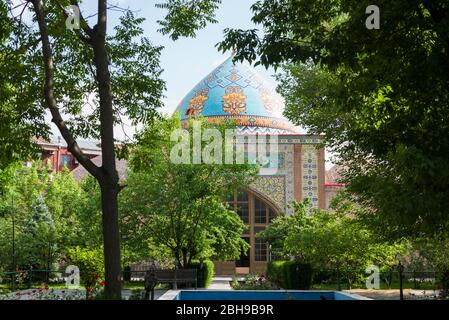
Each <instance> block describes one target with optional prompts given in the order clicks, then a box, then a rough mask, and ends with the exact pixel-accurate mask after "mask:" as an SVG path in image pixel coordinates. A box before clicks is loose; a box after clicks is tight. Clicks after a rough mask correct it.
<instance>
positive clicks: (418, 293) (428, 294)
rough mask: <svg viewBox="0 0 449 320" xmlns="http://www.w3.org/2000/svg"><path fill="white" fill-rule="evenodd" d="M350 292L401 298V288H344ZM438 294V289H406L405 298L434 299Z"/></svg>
mask: <svg viewBox="0 0 449 320" xmlns="http://www.w3.org/2000/svg"><path fill="white" fill-rule="evenodd" d="M343 291H345V292H348V293H355V294H359V295H361V296H364V297H367V298H371V299H374V300H399V290H397V289H393V290H374V289H373V290H368V289H353V290H343ZM435 296H438V290H436V291H435V290H414V289H404V299H405V300H427V299H434V298H435Z"/></svg>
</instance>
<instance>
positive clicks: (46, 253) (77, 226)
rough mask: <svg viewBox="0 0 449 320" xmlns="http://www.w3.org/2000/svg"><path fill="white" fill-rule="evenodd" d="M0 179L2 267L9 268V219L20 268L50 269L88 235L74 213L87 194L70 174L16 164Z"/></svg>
mask: <svg viewBox="0 0 449 320" xmlns="http://www.w3.org/2000/svg"><path fill="white" fill-rule="evenodd" d="M0 181H1V182H2V190H1V191H2V192H1V193H0V224H1V225H3V226H4V233H3V234H2V240H0V242H1V246H2V249H1V250H2V253H3V254H4V256H2V257H1V258H0V266H1V267H3V268H5V269H7V270H12V268H13V266H12V257H11V255H12V254H11V253H12V223H13V220H14V224H15V228H14V230H15V246H16V254H15V257H16V260H17V261H16V266H19V267H20V268H23V269H29V267H33V268H39V269H41V270H42V269H48V268H49V267H51V264H52V263H53V262H55V261H57V260H58V259H60V258H62V257H63V256H64V255H65V253H66V252H67V248H69V247H72V246H75V245H78V244H82V243H84V239H85V238H87V237H88V233H87V232H86V231H85V230H83V227H85V226H84V225H83V224H81V223H80V219H79V218H80V217H81V215H80V214H79V213H78V211H79V210H82V209H83V208H84V206H85V205H84V204H85V203H86V202H87V199H89V195H88V194H87V193H85V192H84V190H82V189H81V186H79V185H78V183H77V182H76V181H75V180H74V178H73V176H72V175H71V173H70V172H68V171H67V170H64V171H63V172H61V173H51V171H49V169H48V167H46V166H44V165H43V164H42V163H41V162H36V163H33V165H32V166H31V167H23V165H22V164H21V163H18V164H16V165H11V166H9V167H7V168H6V169H4V170H3V171H2V172H1V173H0ZM98 224H99V223H98ZM100 245H101V243H97V244H96V247H98V246H100Z"/></svg>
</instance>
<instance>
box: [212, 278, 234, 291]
mask: <svg viewBox="0 0 449 320" xmlns="http://www.w3.org/2000/svg"><path fill="white" fill-rule="evenodd" d="M230 281H232V278H231V277H214V278H213V279H212V283H211V285H210V286H209V288H207V289H208V290H225V291H228V290H232V288H231V285H230V284H229V282H230Z"/></svg>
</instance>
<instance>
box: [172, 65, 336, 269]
mask: <svg viewBox="0 0 449 320" xmlns="http://www.w3.org/2000/svg"><path fill="white" fill-rule="evenodd" d="M175 112H176V113H177V114H178V115H179V116H180V117H181V121H182V122H183V123H184V125H186V124H187V121H188V119H189V118H190V117H192V116H199V115H200V116H202V117H204V118H206V119H207V121H208V122H209V123H213V124H224V123H226V121H229V120H232V121H233V123H235V124H236V125H237V126H238V128H239V130H240V131H241V132H242V133H243V134H248V135H255V134H267V135H269V136H272V135H275V136H276V137H277V141H278V147H277V152H278V154H277V159H278V162H277V170H275V171H273V170H271V171H270V170H264V168H262V169H261V171H260V173H259V175H258V177H257V178H256V180H255V181H254V182H253V183H252V184H251V185H250V187H249V188H248V189H247V190H243V191H242V192H240V193H239V194H236V195H234V196H232V197H231V198H230V199H228V203H229V204H230V205H231V206H232V207H234V208H235V210H236V212H237V213H238V214H239V216H240V217H241V219H242V220H243V221H244V223H245V224H246V225H247V226H248V229H247V231H246V232H245V233H244V234H243V235H242V237H243V238H244V239H245V240H246V241H247V242H248V243H249V244H250V249H249V252H248V254H247V255H242V256H241V258H240V259H239V260H237V261H220V262H216V265H215V273H216V274H218V275H229V274H234V273H248V272H251V273H259V274H260V273H263V272H264V271H265V265H266V263H267V261H269V260H270V259H271V258H272V257H270V255H271V254H270V250H269V248H268V247H267V244H266V243H265V242H264V241H262V240H260V239H258V238H257V237H256V234H257V233H258V232H260V231H262V230H263V229H264V228H266V226H267V225H268V224H269V223H270V222H271V220H272V219H273V218H275V217H276V216H277V215H278V214H280V213H281V212H282V213H285V214H292V213H293V209H292V208H291V206H290V204H291V203H292V202H293V201H295V200H296V201H303V200H304V199H306V198H309V199H310V201H311V205H312V207H314V208H321V209H325V208H326V207H327V205H328V203H329V199H326V181H325V176H326V170H325V150H324V148H323V147H322V145H321V142H322V137H321V136H317V135H307V134H299V133H298V132H299V129H298V128H297V127H294V126H293V125H292V124H291V123H289V121H288V120H287V119H285V118H284V117H283V116H282V112H283V103H282V98H281V97H280V96H279V95H278V94H277V93H276V91H275V90H274V88H273V87H272V86H271V85H270V84H269V83H268V82H267V81H266V80H264V79H263V77H262V76H261V75H259V74H258V73H257V72H256V70H254V69H253V68H252V67H251V66H250V65H249V64H246V63H236V64H234V63H233V61H232V57H230V58H228V59H227V60H226V61H224V62H223V63H222V64H221V65H220V66H218V67H217V68H216V69H215V70H213V71H212V72H211V73H210V74H209V75H208V76H206V77H205V78H204V79H203V80H202V81H201V82H200V83H198V84H197V85H196V86H195V87H194V88H193V89H192V90H191V91H190V92H189V93H188V94H187V95H186V96H185V98H184V99H183V100H182V101H181V103H180V104H179V106H178V108H177V109H176V111H175ZM270 157H271V155H270ZM329 187H330V188H333V189H335V188H336V187H338V185H336V184H335V183H334V184H330V185H329ZM333 193H334V192H332V190H331V191H330V192H328V193H327V195H328V197H330V196H332V194H333Z"/></svg>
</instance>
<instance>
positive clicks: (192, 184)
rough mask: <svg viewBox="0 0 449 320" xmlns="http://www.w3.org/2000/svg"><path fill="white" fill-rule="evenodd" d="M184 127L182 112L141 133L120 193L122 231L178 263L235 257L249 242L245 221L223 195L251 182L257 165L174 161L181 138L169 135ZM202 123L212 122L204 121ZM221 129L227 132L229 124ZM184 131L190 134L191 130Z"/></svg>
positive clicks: (131, 242) (129, 241)
mask: <svg viewBox="0 0 449 320" xmlns="http://www.w3.org/2000/svg"><path fill="white" fill-rule="evenodd" d="M180 128H181V127H180V122H179V118H178V117H173V118H170V119H161V120H157V121H155V122H154V124H153V126H152V127H151V128H147V129H146V130H145V131H143V132H142V133H141V134H140V135H139V138H138V141H139V142H138V144H137V146H136V148H134V149H133V153H132V156H131V161H130V164H131V172H130V174H129V175H128V180H127V187H126V188H125V189H124V190H123V192H122V194H121V196H120V208H121V220H122V234H125V235H127V237H128V239H129V240H127V242H128V243H130V245H134V244H135V245H139V246H143V247H142V248H137V250H142V251H145V248H144V247H146V248H147V251H150V250H154V248H158V249H162V250H163V251H164V252H166V251H167V250H168V251H169V252H170V254H171V257H172V258H174V259H175V261H176V262H177V263H178V264H179V265H180V266H185V265H188V264H189V262H190V261H192V260H194V259H201V258H204V259H214V260H215V259H216V260H222V259H223V260H228V259H234V258H237V257H238V256H239V255H240V252H241V250H242V249H243V250H244V249H245V248H246V247H247V244H246V243H245V241H244V240H242V239H241V234H242V232H243V230H244V229H245V225H244V224H243V222H242V221H241V219H240V218H239V216H238V215H237V214H236V213H235V212H234V211H233V210H231V209H229V208H228V207H227V206H226V205H224V204H223V199H226V198H227V197H228V196H229V192H230V191H232V190H239V189H240V188H242V187H244V186H247V185H248V183H249V182H250V181H251V180H252V177H253V176H254V174H255V172H256V170H257V168H253V167H251V166H250V165H248V164H245V165H220V164H175V163H173V162H172V161H171V159H170V151H171V150H173V147H174V146H175V145H176V144H177V143H178V141H171V140H170V136H171V133H172V132H173V131H174V130H175V129H180ZM202 128H203V129H206V128H210V126H209V125H208V124H207V123H206V122H203V123H202ZM217 129H218V130H219V132H220V133H221V134H222V136H223V137H224V130H225V127H219V128H217ZM185 132H188V133H189V137H191V135H192V129H189V130H186V131H185ZM189 139H190V138H189ZM189 141H190V143H193V142H192V140H191V139H190V140H189ZM202 143H203V147H204V146H206V145H207V144H206V142H204V141H203V142H202ZM202 150H204V149H202ZM190 152H192V151H190ZM189 155H191V153H189ZM223 156H224V155H223ZM132 250H134V249H132Z"/></svg>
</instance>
